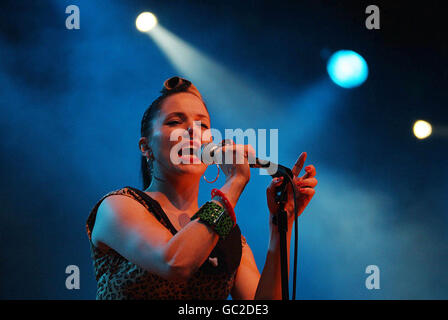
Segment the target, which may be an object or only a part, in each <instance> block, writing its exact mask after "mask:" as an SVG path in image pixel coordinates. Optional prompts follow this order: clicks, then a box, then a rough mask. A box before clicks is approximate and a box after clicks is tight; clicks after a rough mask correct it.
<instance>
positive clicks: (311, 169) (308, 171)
mask: <svg viewBox="0 0 448 320" xmlns="http://www.w3.org/2000/svg"><path fill="white" fill-rule="evenodd" d="M305 172H306V173H305V174H304V175H303V176H302V179H307V178H312V177H314V176H316V168H315V167H314V166H313V165H312V164H310V165H308V166H306V167H305Z"/></svg>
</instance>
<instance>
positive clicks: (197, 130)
mask: <svg viewBox="0 0 448 320" xmlns="http://www.w3.org/2000/svg"><path fill="white" fill-rule="evenodd" d="M187 131H188V134H189V136H190V137H192V138H193V137H195V136H197V137H200V136H201V127H200V125H199V124H196V123H193V122H192V123H190V124H189V125H188V129H187Z"/></svg>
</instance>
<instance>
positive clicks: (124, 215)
mask: <svg viewBox="0 0 448 320" xmlns="http://www.w3.org/2000/svg"><path fill="white" fill-rule="evenodd" d="M145 227H146V228H162V225H161V224H160V223H159V221H158V220H157V219H156V218H155V217H154V216H153V215H152V214H149V212H148V210H147V209H146V208H145V207H144V206H143V205H142V204H141V203H139V202H138V201H136V200H135V199H133V198H131V197H128V196H125V195H110V196H108V197H106V198H105V199H104V200H103V201H102V202H101V204H100V205H99V207H98V211H97V214H96V220H95V225H94V227H93V230H92V242H93V244H94V245H96V246H101V245H102V244H103V243H108V242H110V240H111V237H112V235H113V236H114V237H116V236H119V235H124V234H126V233H128V232H131V231H138V229H141V228H145Z"/></svg>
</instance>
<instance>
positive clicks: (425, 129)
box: [413, 120, 432, 139]
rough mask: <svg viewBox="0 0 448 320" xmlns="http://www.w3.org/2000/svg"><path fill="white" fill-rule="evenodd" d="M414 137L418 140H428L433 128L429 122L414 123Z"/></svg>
mask: <svg viewBox="0 0 448 320" xmlns="http://www.w3.org/2000/svg"><path fill="white" fill-rule="evenodd" d="M413 131H414V135H415V136H416V137H417V138H418V139H425V138H428V137H429V136H430V135H431V133H432V126H431V124H430V123H429V122H427V121H424V120H418V121H416V122H415V123H414V128H413Z"/></svg>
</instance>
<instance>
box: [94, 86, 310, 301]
mask: <svg viewBox="0 0 448 320" xmlns="http://www.w3.org/2000/svg"><path fill="white" fill-rule="evenodd" d="M197 121H200V127H199V128H198V127H197V126H198V122H197ZM209 128H210V115H209V113H208V110H207V107H206V106H205V104H204V102H203V100H202V97H201V95H200V93H199V92H198V90H197V89H196V87H195V86H194V85H193V84H192V83H191V82H189V81H188V80H185V79H182V78H179V77H173V78H170V79H168V80H167V81H165V83H164V87H163V89H162V94H161V96H160V97H159V98H157V99H156V100H155V101H154V102H153V103H152V104H151V106H150V107H149V108H148V109H147V110H146V112H145V113H144V115H143V119H142V123H141V138H140V140H139V147H140V150H141V154H142V167H141V170H142V175H143V185H144V187H143V190H144V191H142V190H139V189H135V188H132V187H125V188H122V189H120V190H117V191H113V192H110V193H109V194H107V195H105V196H104V197H103V198H102V199H101V200H100V201H99V202H98V203H97V204H96V206H95V207H94V208H93V210H92V211H91V213H90V215H89V217H88V219H87V234H88V236H89V239H90V244H91V251H92V258H93V262H94V269H95V276H96V280H97V283H98V290H97V296H96V298H97V299H199V300H202V299H226V298H227V297H228V295H229V294H231V296H232V298H233V299H281V295H282V294H281V273H280V257H279V256H280V248H279V236H278V231H277V228H276V226H275V225H273V222H272V219H271V218H272V215H274V214H275V212H276V202H275V201H274V196H275V191H274V190H275V187H276V186H279V185H280V184H281V183H282V180H281V179H278V178H276V179H273V181H272V182H271V183H270V185H269V186H268V188H267V192H266V195H267V204H268V208H269V211H270V217H269V219H266V220H268V221H269V226H270V234H269V237H270V238H269V239H270V240H269V249H268V252H267V255H266V262H265V265H264V268H263V272H262V273H261V275H260V272H259V271H258V268H257V265H256V263H255V259H254V256H253V254H252V251H251V249H250V247H249V245H248V244H247V243H246V241H245V238H244V237H243V236H242V235H241V231H240V229H239V227H238V224H236V219H237V216H238V215H240V214H251V215H255V214H257V216H259V213H255V212H238V214H237V215H235V213H234V211H233V208H234V207H235V205H236V203H237V201H238V198H239V197H240V195H241V193H242V192H243V190H244V188H245V186H246V184H247V183H248V182H249V179H250V170H249V163H248V156H249V155H252V154H254V150H253V149H252V147H250V146H248V145H238V144H233V143H231V144H224V145H222V147H220V149H219V150H220V151H219V152H222V154H224V153H227V154H228V153H229V152H230V153H231V154H232V156H234V157H238V156H242V157H244V159H245V161H244V163H243V164H236V163H230V164H229V163H223V164H220V168H221V170H222V171H223V172H224V174H225V176H226V179H225V183H224V185H223V186H222V187H221V188H220V189H214V190H213V192H212V195H211V197H210V200H209V201H207V202H205V203H203V204H201V206H199V204H198V193H199V183H200V179H201V177H202V176H203V175H204V172H205V170H206V168H207V164H205V163H202V162H199V163H187V162H194V161H192V160H193V159H194V157H195V155H194V154H190V153H193V152H191V151H190V150H193V151H194V150H197V149H198V148H200V146H201V145H202V144H203V143H205V142H208V141H204V140H203V136H202V134H201V135H200V136H197V135H195V134H193V132H202V131H205V130H207V129H209ZM177 129H183V130H185V132H187V133H188V134H189V139H188V140H187V143H184V144H181V145H180V147H181V150H182V152H183V151H186V153H187V154H186V155H185V153H182V154H183V155H181V158H182V159H183V160H189V161H183V162H181V163H178V164H176V163H175V162H173V161H172V154H171V151H172V150H173V148H174V146H175V145H177V147H179V145H178V143H179V142H178V141H171V139H170V137H171V133H172V132H173V131H174V130H177ZM201 130H202V131H201ZM188 134H187V135H188ZM305 158H306V153H302V155H301V156H300V157H299V159H298V160H297V163H296V165H295V166H294V168H293V169H292V172H293V174H294V183H295V184H296V186H297V190H298V193H297V194H296V196H297V199H296V200H297V204H298V213H299V214H301V213H302V212H303V210H304V209H305V207H306V206H307V205H308V203H309V201H310V200H311V198H312V197H313V195H314V192H315V191H314V187H315V186H316V184H317V180H316V178H315V175H316V171H315V169H314V167H313V166H312V165H309V166H307V167H306V168H305V170H306V173H305V174H304V175H303V176H302V177H298V174H299V173H300V171H301V169H302V167H303V164H304V162H305ZM233 162H235V161H233ZM287 192H288V199H287V203H286V206H285V209H286V211H287V213H288V232H287V248H288V257H289V246H290V238H291V230H292V226H293V222H294V199H293V197H294V195H293V192H292V189H291V185H290V184H288V187H287ZM288 265H289V263H288Z"/></svg>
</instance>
